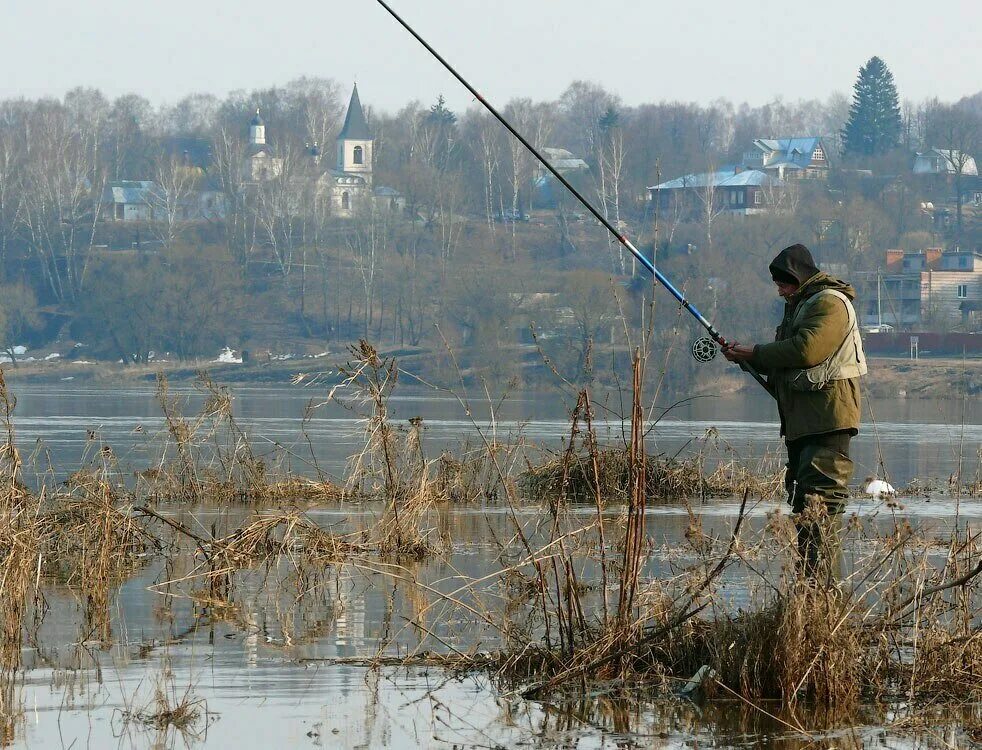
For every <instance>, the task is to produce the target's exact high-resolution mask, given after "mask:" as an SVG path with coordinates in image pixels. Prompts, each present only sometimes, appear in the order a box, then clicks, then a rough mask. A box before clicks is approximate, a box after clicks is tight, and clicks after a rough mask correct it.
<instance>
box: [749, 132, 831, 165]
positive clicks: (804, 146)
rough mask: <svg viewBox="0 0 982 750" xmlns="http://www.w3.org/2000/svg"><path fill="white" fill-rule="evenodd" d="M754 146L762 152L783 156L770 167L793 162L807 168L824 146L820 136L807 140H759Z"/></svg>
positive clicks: (771, 163)
mask: <svg viewBox="0 0 982 750" xmlns="http://www.w3.org/2000/svg"><path fill="white" fill-rule="evenodd" d="M754 145H755V146H758V147H760V148H761V149H762V150H765V151H768V152H770V153H773V152H775V151H777V152H779V153H780V154H781V158H780V159H779V160H777V161H774V162H770V163H768V164H767V166H768V167H772V166H776V165H777V164H784V163H786V162H791V163H793V164H797V165H799V166H802V167H805V166H808V165H809V164H810V163H811V160H812V154H813V153H815V149H816V148H817V147H818V146H821V145H822V139H821V138H819V137H818V136H807V137H805V138H757V139H756V140H755V141H754Z"/></svg>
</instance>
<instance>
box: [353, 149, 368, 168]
mask: <svg viewBox="0 0 982 750" xmlns="http://www.w3.org/2000/svg"><path fill="white" fill-rule="evenodd" d="M354 159H355V164H364V163H365V150H364V149H363V148H362V147H361V146H355V157H354Z"/></svg>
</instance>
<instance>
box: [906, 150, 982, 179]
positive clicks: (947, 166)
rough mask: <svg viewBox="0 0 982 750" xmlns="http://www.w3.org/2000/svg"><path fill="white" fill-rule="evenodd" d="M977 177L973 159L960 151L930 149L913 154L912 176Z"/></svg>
mask: <svg viewBox="0 0 982 750" xmlns="http://www.w3.org/2000/svg"><path fill="white" fill-rule="evenodd" d="M959 167H960V171H961V173H962V174H963V175H973V176H977V175H978V173H979V169H978V166H977V165H976V163H975V159H974V158H973V157H971V156H968V155H967V154H965V155H963V154H962V152H961V151H958V150H957V149H950V148H932V149H929V150H927V151H923V152H922V151H918V152H916V153H915V154H914V166H913V172H914V174H946V175H951V174H956V173H957V172H958V171H959Z"/></svg>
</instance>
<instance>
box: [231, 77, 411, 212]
mask: <svg viewBox="0 0 982 750" xmlns="http://www.w3.org/2000/svg"><path fill="white" fill-rule="evenodd" d="M373 145H374V138H373V137H372V133H371V131H370V130H369V128H368V122H367V121H366V119H365V112H364V110H363V109H362V106H361V99H360V98H359V96H358V86H357V85H355V87H354V89H353V90H352V92H351V100H350V101H349V102H348V111H347V114H346V115H345V118H344V126H343V127H342V128H341V132H340V133H339V134H338V138H337V160H336V161H335V163H334V167H333V168H328V169H324V167H323V166H322V164H321V161H322V159H321V150H320V147H319V146H318V145H317V144H316V143H314V145H313V146H308V148H307V151H306V154H307V157H308V158H309V159H310V162H309V164H308V167H309V169H308V171H307V174H308V175H310V176H311V177H312V179H313V180H314V190H315V195H316V196H317V199H318V200H322V201H327V202H328V206H329V208H330V212H331V213H332V214H333V215H335V216H338V217H341V218H350V217H352V216H353V215H354V214H355V213H356V212H357V211H359V210H361V209H363V208H365V207H366V206H368V205H369V204H370V203H374V205H375V206H376V207H379V208H382V207H384V208H386V209H398V210H401V209H403V208H404V207H405V200H404V199H403V198H402V196H401V195H400V194H399V192H398V191H396V190H394V189H392V188H387V187H379V188H377V189H375V188H374V186H373V180H372V156H373V155H372V149H373ZM282 173H283V159H282V158H280V157H278V156H277V155H276V153H275V150H274V149H273V148H272V147H271V146H270V145H269V144H268V143H267V142H266V123H265V122H264V121H263V118H262V115H261V114H260V112H259V110H258V109H257V110H256V116H255V117H253V118H252V121H251V122H250V123H249V143H248V146H247V149H246V154H245V158H244V159H243V164H242V181H243V183H246V184H257V183H260V182H262V181H264V180H269V179H275V178H277V177H279V176H280V175H281V174H282Z"/></svg>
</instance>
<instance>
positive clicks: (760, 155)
mask: <svg viewBox="0 0 982 750" xmlns="http://www.w3.org/2000/svg"><path fill="white" fill-rule="evenodd" d="M743 163H744V166H745V167H746V168H747V169H759V170H761V171H763V172H765V173H767V174H769V175H771V176H772V177H778V178H780V179H782V180H783V179H797V178H811V179H824V178H826V177H828V173H829V157H828V150H827V149H826V148H825V144H824V143H823V142H822V139H821V138H819V137H818V136H808V137H805V138H757V139H756V140H754V142H753V143H752V144H751V146H750V148H749V149H747V150H746V151H745V152H744V154H743Z"/></svg>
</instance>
